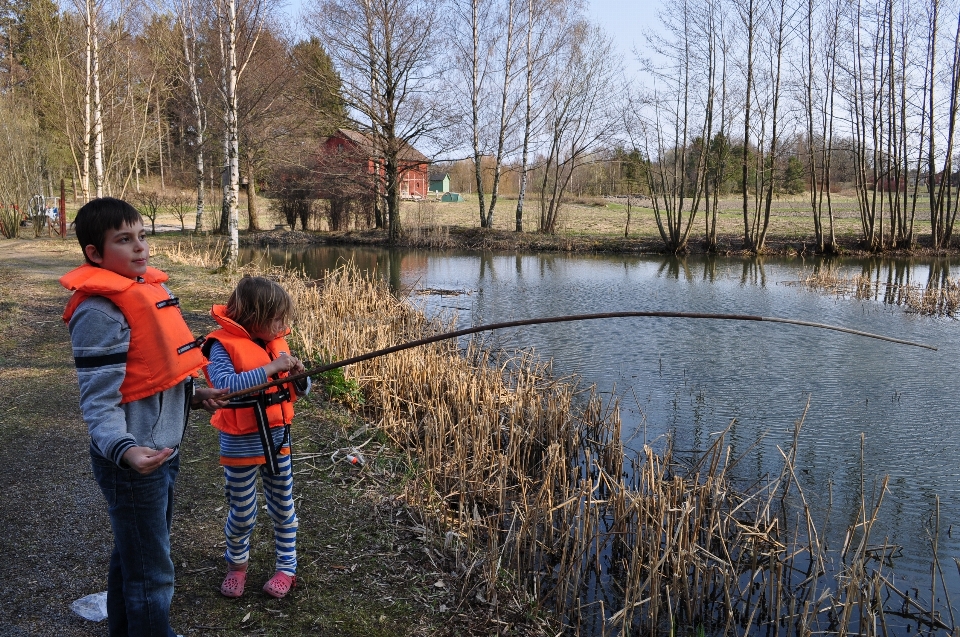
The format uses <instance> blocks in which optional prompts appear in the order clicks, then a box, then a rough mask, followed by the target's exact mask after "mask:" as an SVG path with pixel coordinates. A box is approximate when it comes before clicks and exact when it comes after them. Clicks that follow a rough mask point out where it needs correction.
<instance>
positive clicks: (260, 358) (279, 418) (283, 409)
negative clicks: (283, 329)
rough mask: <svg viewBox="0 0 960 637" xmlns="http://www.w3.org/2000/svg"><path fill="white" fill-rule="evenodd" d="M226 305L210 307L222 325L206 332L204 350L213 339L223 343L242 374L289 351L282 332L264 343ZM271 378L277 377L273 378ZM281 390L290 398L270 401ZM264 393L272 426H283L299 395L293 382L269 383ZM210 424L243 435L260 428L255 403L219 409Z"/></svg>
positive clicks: (281, 374) (282, 375) (208, 348)
mask: <svg viewBox="0 0 960 637" xmlns="http://www.w3.org/2000/svg"><path fill="white" fill-rule="evenodd" d="M226 309H227V307H226V306H225V305H214V306H213V309H212V310H210V314H211V315H212V316H213V318H214V319H216V321H217V323H219V324H220V325H221V326H222V327H221V328H220V329H219V330H215V331H213V332H210V334H209V335H207V341H206V343H205V344H204V352H206V353H207V354H208V355H209V353H210V347H212V346H213V343H214V341H216V342H218V343H220V344H221V345H223V348H224V349H225V350H227V354H229V355H230V360H231V361H232V362H233V368H234V370H236V372H237V373H238V374H239V373H241V372H249V371H250V370H253V369H257V368H259V367H263V366H264V365H267V364H269V363H270V361H272V360H273V359H275V358H277V357H278V356H279V355H280V353H281V352H287V353H288V354H289V353H290V346H289V345H287V341H286V339H285V338H284V337H283V336H279V337H277V338H275V339H273V340H272V341H270V342H268V343H266V344H265V345H264V346H262V347H261V346H260V345H259V344H257V343H256V342H255V341H254V340H253V337H251V336H250V333H249V332H247V330H246V329H244V327H243V326H242V325H240V324H239V323H237V322H236V321H234V320H233V319H231V318H229V317H227V315H226ZM288 333H289V332H288ZM288 375H289V374H288V373H287V372H282V373H280V374H278V375H277V377H279V378H282V377H284V376H288ZM268 380H274V379H273V378H270V379H268ZM282 391H285V392H288V393H289V394H288V395H289V399H288V400H281V401H280V402H277V403H275V404H269V403H270V402H272V401H273V400H276V399H277V398H279V396H277V394H279V393H280V392H282ZM263 393H264V394H265V398H266V399H267V401H268V405H267V407H266V414H267V422H269V424H270V427H283V426H284V425H289V424H290V423H291V422H293V401H295V400H296V399H297V392H296V390H295V389H294V387H293V383H286V384H283V385H278V386H275V387H270V388H269V389H266V390H264V392H263ZM210 424H212V425H213V426H214V427H216V428H217V429H219V430H220V431H222V432H224V433H228V434H234V435H243V434H252V433H256V432H257V418H256V414H255V413H254V410H253V408H252V407H243V408H238V409H218V410H217V412H216V413H215V414H214V415H213V417H212V418H211V419H210Z"/></svg>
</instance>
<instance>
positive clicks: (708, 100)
mask: <svg viewBox="0 0 960 637" xmlns="http://www.w3.org/2000/svg"><path fill="white" fill-rule="evenodd" d="M714 10H715V7H713V6H711V4H709V3H707V4H703V5H695V4H694V3H693V2H691V1H690V0H679V1H678V2H676V3H675V4H672V5H670V6H669V7H668V9H667V11H666V12H665V13H664V14H662V15H663V20H664V25H665V27H666V32H667V33H668V34H669V35H668V37H663V36H662V35H661V36H659V39H658V40H656V41H653V40H652V39H651V40H650V42H649V46H650V47H651V49H652V50H653V51H654V52H655V53H656V54H657V58H656V62H655V61H653V60H650V59H647V60H644V65H645V67H646V70H647V72H648V74H649V75H650V76H651V77H652V78H653V80H654V82H655V83H656V88H654V89H653V90H652V91H651V92H650V94H649V95H648V96H647V97H646V98H644V99H643V100H637V101H635V102H634V107H633V108H634V110H635V111H636V113H635V114H634V115H635V117H637V118H639V119H638V121H637V122H636V123H635V124H634V125H631V126H628V128H627V130H628V132H629V133H630V134H631V137H632V139H631V141H632V143H633V146H634V149H635V150H636V151H637V152H638V153H639V154H640V155H641V157H643V158H644V162H645V168H646V169H645V171H644V175H645V177H646V179H647V185H648V187H649V189H650V196H651V199H652V204H653V209H654V216H655V218H656V221H657V227H658V229H659V231H660V236H661V239H662V240H663V241H664V244H665V245H666V247H667V249H668V250H670V251H672V252H682V251H685V250H686V249H687V246H688V242H689V238H690V231H691V228H692V227H693V222H694V220H695V218H696V215H697V212H698V211H699V207H700V203H701V199H702V198H703V196H704V193H705V192H706V185H707V156H708V151H709V149H710V142H711V139H712V135H713V114H714V104H715V89H716V66H717V60H716V45H715V38H716V36H715V34H714V29H715V24H714V22H713V20H714V18H715V14H714ZM651 37H652V35H651V36H648V38H651ZM701 52H704V53H705V54H706V57H705V58H703V57H702V53H701ZM701 90H703V93H702V95H701Z"/></svg>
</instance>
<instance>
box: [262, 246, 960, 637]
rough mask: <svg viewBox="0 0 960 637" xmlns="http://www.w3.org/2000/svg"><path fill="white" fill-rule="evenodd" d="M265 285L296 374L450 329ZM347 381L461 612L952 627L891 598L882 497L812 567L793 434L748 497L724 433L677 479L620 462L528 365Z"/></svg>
mask: <svg viewBox="0 0 960 637" xmlns="http://www.w3.org/2000/svg"><path fill="white" fill-rule="evenodd" d="M278 276H279V277H280V278H281V280H282V283H283V285H284V286H285V287H286V288H287V289H288V290H289V291H290V292H291V294H292V296H293V297H294V299H295V302H296V304H297V307H298V319H297V323H296V325H295V330H294V339H295V343H296V347H297V348H298V349H299V350H300V352H301V354H302V355H303V356H304V357H305V358H307V359H309V360H311V361H315V362H317V361H321V360H339V359H344V358H348V357H352V356H355V355H359V354H362V353H365V352H368V351H371V350H375V349H379V348H383V347H387V346H390V345H394V344H397V343H400V342H404V341H408V340H413V339H416V338H421V337H423V336H426V335H429V334H431V333H435V332H438V331H442V330H446V329H447V328H449V325H447V324H445V322H444V321H441V320H428V319H427V318H426V317H425V316H424V314H423V313H422V312H421V311H419V310H418V309H417V308H416V307H414V306H413V305H412V304H411V303H410V302H408V301H405V300H400V299H397V298H395V297H394V296H392V295H391V294H390V292H389V290H388V289H387V288H386V286H385V285H383V284H381V283H380V282H378V281H375V280H370V279H369V278H365V277H364V276H362V275H361V274H360V273H359V272H358V271H357V270H356V269H355V268H353V267H352V266H349V265H348V266H344V267H342V268H340V269H338V270H336V271H332V272H329V273H328V274H327V275H326V276H325V278H324V279H322V280H320V281H309V280H306V279H304V278H302V277H300V276H297V275H294V274H289V273H283V274H280V275H278ZM345 374H346V376H347V378H349V379H352V380H354V381H356V382H357V383H359V384H360V386H361V388H362V390H363V392H364V394H365V396H366V403H365V406H364V407H363V409H365V410H366V413H365V416H366V417H367V419H368V420H369V421H372V422H374V423H375V425H376V427H378V428H379V429H380V430H381V431H383V432H384V433H385V434H386V435H388V436H389V437H390V438H391V439H392V441H393V442H394V443H395V444H396V445H398V446H399V447H401V448H402V449H404V450H406V453H407V454H408V455H409V465H410V467H411V468H412V470H413V471H415V478H416V479H414V480H411V481H409V483H408V487H407V493H406V501H407V502H408V503H409V505H410V506H411V508H413V509H414V510H417V511H419V512H420V513H421V515H422V519H421V521H420V523H421V524H422V529H423V534H424V536H425V537H434V538H438V539H442V541H441V542H440V543H441V544H442V549H441V552H442V557H440V556H438V557H436V559H443V560H445V563H444V564H443V565H442V566H443V569H444V570H445V571H446V572H448V573H454V574H455V575H456V577H458V578H459V585H460V597H461V600H462V602H461V603H464V604H477V603H480V604H485V605H488V606H489V612H490V613H491V614H492V615H493V616H496V617H502V618H504V619H505V620H509V619H510V617H511V616H514V617H516V616H518V615H527V616H529V614H530V613H537V612H540V611H550V612H551V613H552V617H554V618H556V623H559V624H560V625H562V630H563V631H565V632H566V634H575V635H581V634H583V635H607V634H623V635H629V634H656V633H661V632H662V633H668V632H669V633H670V634H671V635H673V634H674V633H676V632H677V631H684V632H693V631H695V632H697V633H698V634H706V633H711V634H712V633H721V632H722V633H723V634H737V635H740V634H743V635H747V634H759V633H761V632H762V633H767V634H771V633H773V634H782V635H785V636H786V637H794V636H796V637H806V636H809V635H813V634H827V633H830V634H837V635H846V634H849V633H856V634H860V635H867V636H873V635H878V636H879V635H884V636H886V635H888V634H890V626H889V618H890V617H891V616H892V615H894V614H895V615H898V617H901V618H902V617H904V616H906V617H908V618H909V620H910V621H911V622H913V623H914V624H915V625H917V626H918V627H921V626H922V627H923V629H924V630H928V631H930V632H942V633H947V632H952V631H953V626H954V622H953V616H952V613H951V614H950V616H949V617H948V618H944V617H941V616H940V614H939V613H937V612H936V611H935V610H934V608H933V607H932V603H931V605H930V606H929V607H928V606H926V605H924V603H923V602H922V601H921V600H920V599H919V598H918V597H917V596H914V597H910V596H909V595H905V594H903V593H901V592H900V591H899V590H898V589H897V588H896V587H895V586H894V585H893V584H891V581H892V578H891V573H890V570H889V568H888V563H887V560H886V559H885V557H884V556H886V555H889V554H890V552H891V551H892V550H894V547H890V546H887V545H886V542H885V541H884V542H881V543H880V544H879V545H877V544H875V543H873V540H872V536H871V531H872V529H873V526H874V524H875V522H876V519H877V516H878V513H879V509H880V504H881V502H882V496H883V494H884V492H885V489H886V482H885V481H884V483H883V484H882V485H881V486H880V488H879V490H878V491H877V494H876V495H875V497H874V498H872V499H871V500H869V501H868V500H867V499H864V500H863V502H862V504H861V507H860V511H859V512H858V514H857V516H856V519H857V521H856V523H854V524H852V525H851V526H850V527H849V529H848V532H847V540H846V542H845V543H844V546H843V548H842V550H841V552H840V554H839V555H836V554H830V553H828V551H827V549H826V548H825V543H824V541H823V540H822V538H820V536H819V534H818V531H817V528H816V525H815V516H814V514H813V512H812V511H811V509H810V506H809V505H808V504H807V500H806V498H805V495H804V493H803V490H802V488H801V486H800V483H799V482H798V480H797V479H796V475H795V471H796V469H795V460H796V453H797V450H796V439H797V435H798V433H799V430H800V427H801V426H802V421H803V419H802V418H801V419H800V420H798V422H797V424H796V433H795V436H794V444H793V445H792V447H790V448H788V449H785V450H781V453H782V456H783V469H782V472H781V473H780V475H778V476H775V477H774V478H772V479H771V480H770V481H769V482H768V483H766V484H759V485H754V486H753V487H750V488H746V487H740V486H738V482H737V480H736V479H735V477H734V476H735V468H736V466H737V462H738V460H739V458H734V457H732V456H731V450H730V447H729V446H728V445H727V444H726V438H727V432H726V431H724V432H720V433H719V434H716V435H715V437H714V440H713V443H712V445H711V446H710V447H709V448H708V449H707V450H706V451H705V452H703V453H701V454H699V456H698V457H697V458H696V459H695V462H693V463H692V465H691V466H688V467H686V468H685V469H682V468H681V466H680V463H678V462H676V461H675V460H674V458H673V455H672V453H671V451H670V449H669V447H668V448H667V449H666V450H665V451H664V452H662V453H659V454H658V453H655V452H654V450H653V449H652V448H651V447H649V446H644V448H643V450H642V452H641V453H639V454H635V456H634V457H628V456H627V455H626V453H625V450H624V447H623V443H622V442H621V435H620V419H619V411H618V406H617V404H616V402H607V403H604V402H603V401H602V400H601V399H600V398H599V397H598V396H597V395H596V394H595V393H594V392H593V391H591V390H589V389H587V390H581V389H579V388H578V386H577V384H576V381H575V379H557V378H555V377H554V376H553V374H552V373H551V368H550V364H549V362H543V361H541V360H539V359H538V358H536V357H535V356H534V355H533V354H531V353H529V352H517V353H503V352H491V351H490V350H488V349H486V348H484V347H482V346H481V343H480V341H478V340H473V341H470V342H467V343H456V342H451V341H443V342H438V343H433V344H430V345H427V346H424V347H420V348H416V349H413V350H406V351H402V352H397V353H394V354H391V355H389V356H383V357H380V358H375V359H372V360H368V361H365V362H362V363H359V364H357V365H354V366H351V367H349V368H346V369H345ZM932 545H933V548H934V551H936V543H935V542H933V543H932ZM878 546H879V548H878ZM430 554H431V555H432V556H434V555H438V554H434V553H432V552H431V553H430ZM830 564H835V565H837V566H834V567H829V565H830ZM958 565H960V563H958ZM831 568H832V569H833V570H832V571H831ZM935 588H936V586H935V583H934V586H933V587H932V589H931V591H930V599H936V598H937V595H936V590H935ZM894 600H896V601H894Z"/></svg>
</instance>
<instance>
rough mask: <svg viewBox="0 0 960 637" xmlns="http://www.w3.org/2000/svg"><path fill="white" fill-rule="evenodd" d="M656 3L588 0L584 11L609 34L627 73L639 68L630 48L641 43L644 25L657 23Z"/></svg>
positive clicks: (654, 25) (628, 0) (652, 1)
mask: <svg viewBox="0 0 960 637" xmlns="http://www.w3.org/2000/svg"><path fill="white" fill-rule="evenodd" d="M660 6H661V2H660V0H590V3H589V5H588V7H587V15H589V16H590V18H591V19H592V20H593V21H594V22H596V23H597V24H599V25H600V26H602V27H603V28H604V30H605V31H606V32H607V33H609V34H610V35H611V36H612V37H613V41H614V44H615V45H616V46H617V48H618V49H619V51H620V53H621V55H622V56H623V57H622V60H623V66H624V68H625V70H627V71H628V73H630V74H635V73H637V72H638V71H639V64H638V63H637V56H636V54H635V53H634V51H635V50H637V49H642V48H643V46H644V38H643V31H644V29H647V28H655V27H656V26H657V25H658V24H659V18H658V17H657V12H658V11H659V10H660Z"/></svg>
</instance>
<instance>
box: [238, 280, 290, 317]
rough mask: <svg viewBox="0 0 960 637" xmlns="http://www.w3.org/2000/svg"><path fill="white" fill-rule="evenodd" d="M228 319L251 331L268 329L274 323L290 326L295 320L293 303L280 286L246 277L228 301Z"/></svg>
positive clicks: (269, 281) (273, 282)
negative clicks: (277, 321)
mask: <svg viewBox="0 0 960 637" xmlns="http://www.w3.org/2000/svg"><path fill="white" fill-rule="evenodd" d="M227 316H229V317H230V318H232V319H233V320H234V321H236V322H237V323H239V324H240V325H242V326H243V327H244V328H245V329H246V330H248V331H249V330H251V329H254V330H256V329H260V328H262V327H266V326H267V325H269V324H270V321H272V320H274V319H281V320H282V321H283V322H284V324H287V325H289V324H290V321H291V320H292V319H293V301H292V300H291V299H290V295H289V294H287V291H286V290H284V289H283V287H281V285H280V284H279V283H277V282H275V281H271V280H270V279H267V278H264V277H262V276H250V275H246V276H244V277H243V278H242V279H240V282H239V283H237V287H236V288H235V289H234V290H233V292H232V293H231V294H230V298H229V299H228V300H227Z"/></svg>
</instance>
